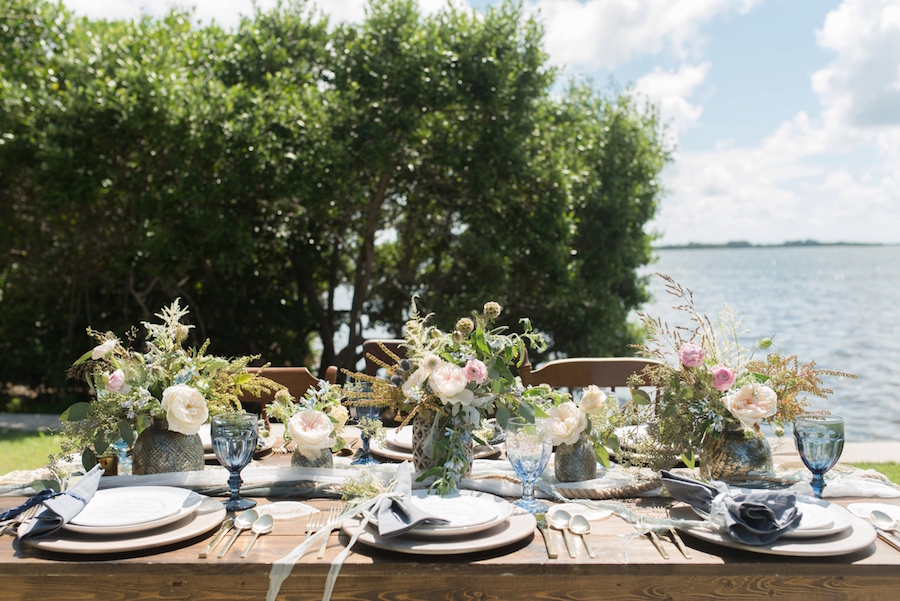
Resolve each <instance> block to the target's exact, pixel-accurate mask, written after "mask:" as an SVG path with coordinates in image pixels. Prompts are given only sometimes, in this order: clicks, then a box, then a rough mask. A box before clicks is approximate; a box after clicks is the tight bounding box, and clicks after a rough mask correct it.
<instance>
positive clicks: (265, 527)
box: [241, 513, 275, 558]
mask: <svg viewBox="0 0 900 601" xmlns="http://www.w3.org/2000/svg"><path fill="white" fill-rule="evenodd" d="M274 527H275V518H273V517H272V516H271V515H269V514H268V513H267V514H265V515H261V516H259V518H258V519H257V520H256V521H255V522H253V526H252V528H251V530H252V531H253V538H251V539H250V542H249V543H248V544H247V547H246V548H245V549H244V552H243V553H241V557H242V558H243V557H247V553H249V552H250V547H252V546H253V543H255V542H256V539H258V538H259V535H260V534H268V533H269V532H271V531H272V528H274Z"/></svg>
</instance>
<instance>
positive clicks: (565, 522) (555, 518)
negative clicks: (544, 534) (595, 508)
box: [550, 509, 577, 557]
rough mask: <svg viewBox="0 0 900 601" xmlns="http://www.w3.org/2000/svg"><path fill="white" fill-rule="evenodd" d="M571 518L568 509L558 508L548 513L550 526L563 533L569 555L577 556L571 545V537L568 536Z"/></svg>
mask: <svg viewBox="0 0 900 601" xmlns="http://www.w3.org/2000/svg"><path fill="white" fill-rule="evenodd" d="M571 519H572V516H571V515H569V512H568V511H564V510H562V509H559V510H557V511H554V512H553V513H551V514H550V527H551V528H554V529H556V530H559V531H561V532H562V533H563V539H564V540H565V541H566V550H567V551H568V552H569V557H577V555H576V554H575V548H574V547H573V546H572V537H571V536H569V520H571Z"/></svg>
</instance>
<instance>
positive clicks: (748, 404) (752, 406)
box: [722, 383, 778, 428]
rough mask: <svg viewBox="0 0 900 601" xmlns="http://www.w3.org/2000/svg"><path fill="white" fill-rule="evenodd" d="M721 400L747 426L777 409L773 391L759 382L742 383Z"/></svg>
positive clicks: (776, 398) (769, 415)
mask: <svg viewBox="0 0 900 601" xmlns="http://www.w3.org/2000/svg"><path fill="white" fill-rule="evenodd" d="M722 402H723V403H725V406H726V407H728V410H729V411H731V414H732V415H734V416H735V417H736V418H738V419H739V420H741V423H742V424H744V425H745V426H747V427H748V428H749V427H752V426H753V425H754V424H756V423H758V422H759V421H761V420H764V419H766V418H767V417H772V416H773V415H775V411H776V410H777V409H778V397H777V395H776V394H775V391H774V390H772V389H771V388H769V387H768V386H763V385H761V384H752V383H748V384H744V385H743V386H741V387H740V388H738V389H737V390H732V391H731V392H729V393H728V394H726V395H725V397H724V398H723V399H722Z"/></svg>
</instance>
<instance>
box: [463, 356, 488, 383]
mask: <svg viewBox="0 0 900 601" xmlns="http://www.w3.org/2000/svg"><path fill="white" fill-rule="evenodd" d="M463 373H464V374H465V375H466V380H468V381H469V382H475V383H476V384H482V383H484V382H485V381H486V380H487V378H488V368H487V365H485V364H484V363H482V362H481V361H479V360H478V359H471V360H469V362H468V363H466V366H465V367H464V368H463Z"/></svg>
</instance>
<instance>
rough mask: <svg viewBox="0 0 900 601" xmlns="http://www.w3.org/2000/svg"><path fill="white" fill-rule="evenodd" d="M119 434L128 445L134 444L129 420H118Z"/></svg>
mask: <svg viewBox="0 0 900 601" xmlns="http://www.w3.org/2000/svg"><path fill="white" fill-rule="evenodd" d="M119 434H120V435H121V436H122V440H124V441H125V444H127V445H128V446H129V447H130V446H131V445H133V444H134V430H132V429H131V422H130V421H128V420H127V419H120V420H119Z"/></svg>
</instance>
